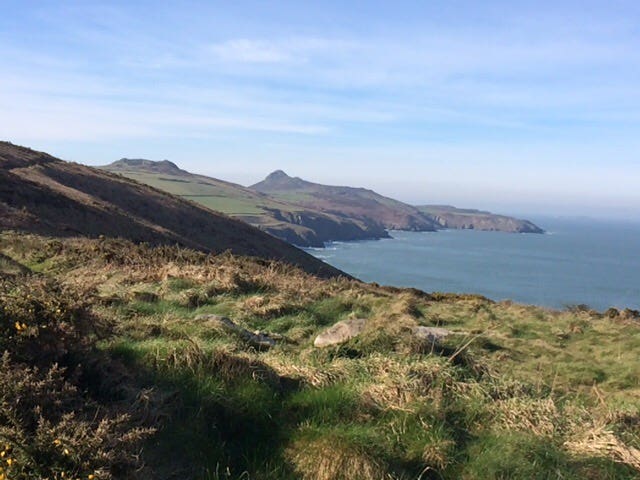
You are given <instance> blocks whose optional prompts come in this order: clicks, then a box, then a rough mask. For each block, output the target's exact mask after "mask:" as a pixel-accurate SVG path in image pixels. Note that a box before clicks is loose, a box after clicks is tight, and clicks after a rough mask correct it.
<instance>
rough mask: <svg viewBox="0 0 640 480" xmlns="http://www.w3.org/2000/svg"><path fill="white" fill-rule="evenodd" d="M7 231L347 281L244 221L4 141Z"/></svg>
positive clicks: (1, 192)
mask: <svg viewBox="0 0 640 480" xmlns="http://www.w3.org/2000/svg"><path fill="white" fill-rule="evenodd" d="M0 228H1V229H15V230H21V231H28V232H34V233H40V234H45V235H53V236H62V237H67V236H73V235H87V236H93V237H97V236H99V235H106V236H110V237H123V238H128V239H131V240H134V241H144V242H149V243H152V244H165V245H166V244H169V245H174V244H180V245H183V246H186V247H189V248H195V249H198V250H203V251H214V252H224V251H226V250H230V251H232V252H234V253H237V254H241V255H255V256H259V257H263V258H275V259H279V260H283V261H286V262H289V263H293V264H296V265H300V266H301V267H302V268H304V269H306V270H307V271H311V272H315V273H320V274H322V275H328V276H331V275H340V274H341V272H339V271H338V270H336V269H335V268H333V267H331V266H329V265H327V264H325V263H322V262H320V261H318V260H317V259H315V258H314V257H312V256H311V255H308V254H306V253H305V252H303V251H301V250H299V249H297V248H294V247H292V246H291V245H290V244H288V243H287V242H284V241H281V240H278V239H276V238H273V237H272V236H271V235H267V234H266V233H264V232H261V231H259V230H258V229H256V228H253V227H251V226H249V225H247V224H246V223H245V222H242V221H239V220H235V219H232V218H229V217H227V216H224V215H221V214H219V213H216V212H214V211H212V210H210V209H207V208H204V207H202V206H200V205H198V204H196V203H193V202H189V201H186V200H184V199H180V198H178V197H175V196H172V195H169V194H167V193H166V192H163V191H161V190H157V189H154V188H151V187H149V186H147V185H143V184H141V183H138V182H134V181H131V180H129V179H126V178H124V177H122V176H118V175H114V174H111V173H108V172H104V171H102V170H98V169H95V168H90V167H86V166H83V165H78V164H74V163H69V162H64V161H62V160H59V159H57V158H54V157H52V156H50V155H47V154H46V153H42V152H36V151H34V150H30V149H28V148H25V147H19V146H16V145H12V144H10V143H7V142H0Z"/></svg>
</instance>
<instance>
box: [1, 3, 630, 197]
mask: <svg viewBox="0 0 640 480" xmlns="http://www.w3.org/2000/svg"><path fill="white" fill-rule="evenodd" d="M383 3H384V2H383ZM454 3H455V5H454V4H453V3H452V4H451V5H449V6H447V7H446V8H445V7H443V6H442V5H440V6H438V5H436V4H435V3H431V2H418V3H416V2H407V3H403V2H401V3H400V4H399V5H394V6H393V8H392V7H390V6H386V5H382V4H376V6H375V8H374V7H372V8H370V9H368V10H367V11H366V12H365V11H363V10H358V9H355V8H352V7H349V6H348V5H338V4H331V3H328V4H324V3H323V4H322V5H320V4H313V2H309V3H306V2H305V4H304V5H303V6H302V5H301V4H299V3H287V2H284V3H282V4H281V6H280V8H277V9H276V8H272V7H270V6H269V7H266V6H265V5H264V4H263V3H262V2H252V1H251V0H246V2H239V3H238V4H235V3H234V4H233V5H231V4H227V5H225V6H224V8H221V6H220V5H216V4H210V3H209V2H207V3H202V4H197V3H196V4H193V5H192V8H191V9H183V8H177V7H176V6H174V5H172V4H167V5H159V4H156V3H152V2H150V1H149V2H146V1H145V0H141V2H133V3H131V4H125V3H121V4H118V3H113V4H110V6H108V7H105V6H104V5H103V4H99V3H92V2H83V4H82V5H80V4H68V5H66V6H63V7H60V6H55V7H54V6H52V5H51V4H47V3H41V2H37V3H30V2H29V1H28V0H25V2H24V6H22V3H16V4H15V5H16V6H15V7H14V11H7V15H5V16H3V17H2V18H0V59H2V60H3V73H2V76H0V109H1V111H3V112H10V114H5V115H1V116H0V135H1V136H3V137H5V138H12V139H15V140H22V141H24V142H31V141H47V142H49V141H50V142H54V141H58V142H67V143H68V144H69V145H71V144H72V143H73V142H76V143H79V142H93V144H95V145H102V146H103V147H104V148H105V150H106V151H109V148H111V147H110V145H111V143H112V142H114V141H117V140H123V141H129V140H131V141H133V140H135V139H138V140H139V141H140V142H141V143H142V144H143V145H148V146H151V145H157V144H159V142H163V143H162V145H163V148H164V147H166V145H173V146H174V148H175V151H180V148H185V146H186V143H187V142H190V141H191V140H193V139H215V142H213V141H212V142H211V144H214V143H215V144H216V145H218V143H216V142H218V141H219V140H220V139H225V138H226V139H228V140H229V142H241V143H242V149H241V151H242V152H244V153H242V154H240V153H238V154H233V155H236V156H235V157H234V158H239V156H240V155H244V156H245V157H246V158H249V159H251V158H254V157H255V158H264V155H266V154H265V153H264V152H265V151H268V152H269V155H272V156H273V158H274V161H282V160H281V159H282V158H285V157H286V155H287V152H289V151H293V150H295V155H294V154H293V153H292V154H291V155H292V158H295V159H301V158H313V159H314V160H315V162H314V165H316V166H317V168H324V165H325V163H324V162H323V161H321V160H322V158H324V157H331V158H334V159H339V161H338V164H335V165H336V167H335V168H340V169H341V170H343V169H344V168H343V166H344V165H345V164H346V163H348V161H349V158H352V159H353V161H354V162H356V163H357V164H358V165H360V166H355V167H354V171H357V172H358V175H370V176H371V175H373V173H372V172H373V169H366V170H367V171H363V169H362V168H361V165H362V163H363V162H366V161H367V160H366V159H367V158H381V160H380V161H379V162H378V163H377V164H376V165H377V166H376V168H377V169H379V171H380V172H383V173H382V174H381V175H383V176H389V177H393V176H394V175H396V176H397V175H400V173H398V172H400V171H402V168H405V169H408V170H411V171H416V172H422V175H423V176H425V178H426V177H428V176H429V172H430V171H433V168H432V167H433V165H434V164H438V165H449V166H450V165H455V166H456V168H458V170H455V172H456V174H458V173H460V172H470V171H475V170H473V168H472V167H474V158H482V159H490V158H491V156H492V153H493V152H496V151H500V152H502V153H501V155H502V157H503V158H505V159H508V158H510V157H511V158H512V160H511V161H512V163H513V164H514V165H525V166H531V165H533V164H534V162H535V161H536V160H535V159H539V161H540V162H543V163H545V164H546V165H553V164H554V163H556V162H557V163H559V164H563V165H568V164H569V160H568V157H570V156H571V152H575V155H576V156H582V157H584V156H587V157H588V158H590V159H591V162H592V163H595V162H597V161H598V158H601V159H603V160H602V161H605V160H604V159H606V161H607V162H608V165H609V166H610V165H617V166H618V168H620V166H621V165H624V166H625V168H627V169H631V170H632V171H633V172H636V174H637V175H640V171H639V170H638V167H637V159H636V166H635V167H634V165H633V163H632V161H631V159H632V158H634V155H635V153H634V152H635V150H634V149H637V147H638V146H639V145H638V141H637V140H635V139H634V138H635V137H637V131H638V129H639V128H640V88H639V87H638V82H637V78H639V76H640V56H638V54H637V52H638V51H639V50H640V34H639V33H638V30H637V24H638V21H637V20H638V18H640V7H638V6H637V4H636V3H635V2H625V1H624V0H620V1H619V2H616V5H617V7H618V8H609V6H606V5H604V6H603V5H599V6H598V5H596V3H597V2H588V3H589V4H590V5H591V7H590V8H582V7H581V6H576V5H573V2H555V3H551V2H550V0H549V2H546V1H545V0H543V1H542V5H538V4H536V6H535V8H534V7H531V8H526V6H525V5H522V2H501V1H499V2H489V4H483V5H482V6H479V4H478V3H477V2H471V1H469V2H466V1H463V2H454ZM558 3H562V5H559V4H558ZM592 3H593V4H592ZM249 11H250V12H252V14H251V15H247V12H249ZM634 132H635V133H634ZM239 139H241V140H239ZM492 142H493V143H492ZM434 143H437V144H441V143H442V144H450V146H451V145H453V146H455V147H456V148H457V147H461V148H462V150H461V151H463V152H464V153H463V154H457V153H456V152H457V151H458V150H456V149H452V148H436V149H430V148H428V146H429V145H430V144H434ZM549 143H553V144H556V143H557V144H558V148H552V149H547V148H545V145H547V144H549ZM496 145H504V149H503V150H500V149H497V147H496ZM620 145H624V148H623V147H620ZM236 146H237V145H236ZM265 146H266V147H268V148H265ZM286 146H288V147H289V148H290V149H291V150H288V149H287V148H285V147H286ZM167 148H168V147H167ZM207 148H211V147H207ZM237 148H238V149H239V148H240V147H239V146H237ZM263 148H265V149H263ZM380 152H384V158H382V157H379V154H380ZM394 152H395V154H394ZM523 152H526V155H524V153H523ZM105 155H107V154H106V153H105ZM394 158H395V160H394ZM247 161H249V160H247ZM255 161H257V160H255ZM292 161H293V160H292ZM327 162H328V164H330V162H329V161H327ZM505 162H507V160H505ZM421 164H422V165H423V166H422V167H421V166H420V165H421ZM485 164H486V165H490V162H485ZM238 165H242V164H241V163H238ZM390 165H391V166H390ZM274 166H276V165H274ZM430 167H431V170H430ZM238 168H240V167H238ZM305 168H312V167H305ZM451 168H453V167H451ZM500 168H503V170H500ZM519 168H520V167H519ZM634 168H635V170H633V169H634ZM369 170H371V171H369ZM450 171H452V172H453V171H454V169H452V170H450ZM507 171H508V169H505V168H504V165H502V167H500V166H498V165H496V166H495V170H494V171H492V173H491V174H490V175H492V176H493V177H492V178H502V179H503V180H504V179H505V178H506V177H504V175H502V176H500V172H503V173H504V172H507ZM516 171H520V172H524V171H525V170H524V169H523V168H520V170H514V171H510V172H511V173H510V174H509V175H511V177H512V179H513V181H514V182H517V181H518V178H517V174H516ZM299 173H300V174H304V172H299ZM461 174H462V173H461ZM478 175H480V174H478ZM594 175H595V173H594ZM534 180H535V182H537V183H538V184H542V183H543V180H542V179H539V178H536V179H534ZM505 181H506V180H505ZM554 181H555V182H556V184H557V185H562V182H564V183H566V184H570V183H571V179H570V178H569V174H568V173H567V172H566V171H565V170H563V171H562V175H559V176H558V178H557V179H556V180H554ZM362 183H365V182H362ZM637 198H638V203H639V204H640V197H637Z"/></svg>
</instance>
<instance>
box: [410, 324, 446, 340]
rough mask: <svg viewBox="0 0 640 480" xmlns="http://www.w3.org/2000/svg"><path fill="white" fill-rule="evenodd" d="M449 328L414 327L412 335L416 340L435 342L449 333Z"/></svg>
mask: <svg viewBox="0 0 640 480" xmlns="http://www.w3.org/2000/svg"><path fill="white" fill-rule="evenodd" d="M451 333H452V332H451V330H447V329H446V328H440V327H422V326H420V327H415V328H414V329H413V335H414V337H415V338H417V339H418V340H426V341H427V342H431V343H436V342H439V341H440V340H442V339H444V338H445V337H447V336H449V335H451Z"/></svg>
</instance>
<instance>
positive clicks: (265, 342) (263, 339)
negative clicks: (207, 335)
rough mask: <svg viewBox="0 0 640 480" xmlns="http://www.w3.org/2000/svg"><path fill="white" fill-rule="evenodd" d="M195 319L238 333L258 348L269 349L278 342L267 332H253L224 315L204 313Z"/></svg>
mask: <svg viewBox="0 0 640 480" xmlns="http://www.w3.org/2000/svg"><path fill="white" fill-rule="evenodd" d="M195 319H196V320H200V321H202V320H204V321H207V322H209V324H210V325H211V326H214V327H220V328H222V329H223V330H226V331H228V332H231V333H233V334H235V335H238V336H239V337H240V338H241V339H242V340H244V341H245V342H247V343H248V344H249V345H251V346H252V347H254V348H255V349H257V350H268V349H270V348H271V347H273V346H274V345H275V344H276V341H275V340H274V339H273V338H271V337H270V336H269V335H267V334H266V333H262V332H255V333H254V332H251V331H249V330H247V329H246V328H243V327H241V326H240V325H238V324H237V323H235V322H234V321H233V320H231V319H230V318H228V317H225V316H222V315H215V314H203V315H198V316H196V318H195Z"/></svg>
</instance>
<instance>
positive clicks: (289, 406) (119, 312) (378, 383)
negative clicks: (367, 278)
mask: <svg viewBox="0 0 640 480" xmlns="http://www.w3.org/2000/svg"><path fill="white" fill-rule="evenodd" d="M0 254H2V255H3V256H2V257H0V268H2V269H6V270H4V271H3V278H4V280H3V281H2V285H1V288H0V347H1V348H2V350H5V351H7V352H9V354H8V355H5V359H4V360H3V362H4V364H3V368H2V369H1V370H0V386H5V389H4V390H2V389H0V402H2V403H0V405H2V408H1V409H0V445H4V447H3V448H4V450H3V451H4V452H5V454H4V456H3V458H4V459H7V458H10V459H11V464H10V465H9V464H7V461H6V460H3V461H4V463H3V464H2V468H3V470H2V474H4V475H8V477H7V478H11V479H13V478H20V479H22V478H63V477H62V473H61V472H63V471H64V472H65V476H64V478H166V479H169V478H203V479H261V480H262V479H298V478H302V479H320V480H323V479H324V480H334V479H355V478H358V479H416V480H417V479H429V478H432V479H484V478H492V479H498V478H504V479H507V478H509V479H527V480H529V479H552V478H553V479H555V478H562V479H594V480H595V479H632V478H638V476H639V475H640V450H639V449H640V414H639V411H640V377H639V376H638V365H637V352H638V351H639V349H640V322H639V319H638V317H637V312H631V311H628V312H616V311H609V312H607V314H606V315H604V314H600V313H598V312H593V311H590V310H589V309H588V308H584V307H576V308H574V309H571V310H567V311H551V310H547V309H542V308H537V307H532V306H523V305H517V304H512V303H509V302H502V303H494V302H492V301H489V300H487V299H485V298H482V297H479V296H473V295H464V296H457V295H450V294H439V293H431V294H426V293H423V292H420V291H417V290H411V289H396V288H385V287H380V286H377V285H375V284H364V283H360V282H357V281H352V280H347V279H344V278H343V279H333V280H321V279H319V278H317V277H313V276H310V275H308V274H306V273H304V272H303V271H301V270H298V269H296V268H294V267H292V266H286V265H283V264H278V263H274V262H266V261H263V260H256V259H251V258H247V257H237V256H232V255H229V254H225V255H217V256H212V255H207V254H204V253H200V252H196V251H193V250H185V249H180V248H176V247H157V248H153V247H149V246H145V245H134V244H131V243H128V242H126V241H124V240H117V241H116V240H110V239H102V240H98V239H95V240H89V239H86V238H84V239H82V238H70V239H67V240H64V241H60V240H56V239H48V238H45V237H39V236H25V235H18V234H12V233H4V234H2V235H0ZM27 269H28V271H31V272H37V273H32V274H30V275H26V274H25V271H26V270H27ZM27 292H28V294H27ZM203 314H217V315H224V316H227V317H229V318H231V319H232V320H233V321H234V322H236V323H237V324H238V325H240V326H242V327H246V328H247V329H248V330H249V331H256V330H259V331H261V332H263V333H265V334H268V335H270V337H271V338H273V339H275V340H276V345H275V346H274V347H273V348H271V349H266V350H260V349H259V350H256V348H254V347H252V346H251V344H250V343H248V342H247V340H246V337H245V336H243V335H240V334H237V333H233V332H230V331H229V330H227V329H225V328H223V327H221V323H220V322H219V321H217V320H216V318H217V317H202V316H201V315H203ZM349 318H364V319H366V321H367V323H366V325H365V329H364V331H363V332H362V333H361V334H360V335H359V336H357V337H355V338H352V339H351V340H349V341H347V342H346V343H343V344H341V345H338V346H335V347H328V348H324V349H318V348H315V347H314V346H313V340H314V338H315V336H316V335H317V334H318V333H320V332H322V331H324V330H325V329H326V328H328V327H329V326H331V325H333V324H334V323H335V322H337V321H339V320H345V319H349ZM420 325H421V326H439V327H444V328H446V329H448V330H450V331H451V332H453V333H452V334H451V335H449V336H448V337H446V338H445V339H444V340H443V341H441V342H438V343H432V342H429V341H426V340H421V339H420V338H418V337H417V336H416V335H415V334H414V333H413V332H414V329H415V327H416V326H420ZM49 332H54V333H55V334H54V335H52V334H50V333H49ZM80 332H83V333H82V334H80ZM56 339H59V341H54V340H56ZM36 347H37V348H36ZM34 352H37V354H34ZM41 352H49V353H48V354H47V355H42V354H41ZM55 362H57V363H58V364H60V365H61V366H63V367H65V368H66V370H64V371H61V372H58V371H56V370H55V367H52V365H53V364H54V363H55ZM34 366H37V367H38V368H39V370H38V371H35V370H30V368H32V367H34ZM52 368H54V370H53V373H51V369H52ZM45 372H50V373H47V374H45ZM56 372H57V373H56ZM7 385H11V386H12V387H11V388H10V389H7V388H6V386H7ZM34 385H42V386H41V387H40V390H38V389H35V390H34V389H33V388H32V386H34ZM116 387H117V388H116ZM45 391H46V392H47V393H46V394H44V392H45ZM38 392H40V393H38ZM61 392H68V394H67V396H66V397H65V398H68V399H69V400H68V401H66V402H62V403H55V402H53V403H51V402H50V401H49V399H50V398H52V397H54V398H62V397H63V396H62V393H61ZM18 401H19V403H16V402H18ZM40 404H42V408H41V409H40V410H38V409H37V408H36V407H37V406H38V405H40ZM15 405H22V406H21V407H19V408H16V407H14V406H15ZM83 405H84V406H83ZM34 409H35V410H34ZM34 412H35V413H34ZM37 412H41V413H40V417H41V420H40V421H39V420H38V414H37ZM70 412H75V413H74V414H73V415H72V416H70V415H71V413H70ZM122 415H124V416H122ZM89 439H90V441H89ZM89 446H90V447H91V448H89ZM92 452H99V453H92ZM139 452H142V455H141V456H138V453H139ZM142 463H144V464H145V466H143V465H142ZM89 475H92V476H91V477H90V476H89Z"/></svg>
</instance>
